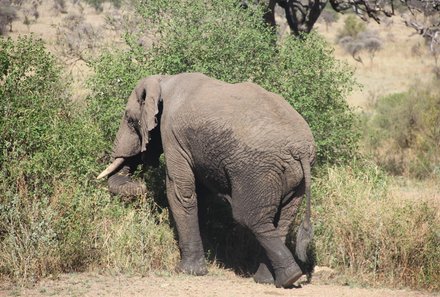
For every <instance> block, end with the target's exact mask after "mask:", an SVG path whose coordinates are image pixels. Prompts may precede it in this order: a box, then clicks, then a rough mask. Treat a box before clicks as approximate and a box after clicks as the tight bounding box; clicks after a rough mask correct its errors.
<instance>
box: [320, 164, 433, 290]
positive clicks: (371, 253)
mask: <svg viewBox="0 0 440 297" xmlns="http://www.w3.org/2000/svg"><path fill="white" fill-rule="evenodd" d="M393 184H395V182H394V181H393V180H392V179H391V178H387V177H386V176H385V175H384V173H383V172H382V171H381V170H380V169H379V168H378V167H376V166H374V165H371V164H362V163H361V164H359V162H358V163H356V162H354V163H353V164H352V165H351V166H350V167H348V166H346V167H338V166H330V167H327V169H326V170H322V171H320V174H319V176H318V177H317V178H315V183H314V185H313V197H315V198H314V199H315V204H316V206H315V210H316V213H315V217H314V218H313V221H314V225H315V246H316V254H317V257H318V262H319V263H320V265H325V266H329V267H333V268H336V269H337V270H338V271H339V272H342V273H343V274H344V275H345V277H346V279H345V280H344V282H347V278H348V281H349V282H357V283H359V282H360V283H362V284H366V283H368V284H370V285H384V284H386V285H389V286H409V287H413V288H426V289H431V290H438V289H440V287H439V284H440V278H439V275H440V274H439V272H440V264H439V263H440V238H439V234H440V233H439V232H440V217H439V215H438V212H439V206H438V203H436V201H435V200H434V199H435V198H434V199H432V197H431V198H430V197H428V196H423V195H420V194H417V195H416V196H417V197H405V196H402V195H401V193H400V192H399V191H397V190H396V187H394V186H393ZM405 191H406V190H405ZM422 193H423V192H422ZM428 195H429V194H428Z"/></svg>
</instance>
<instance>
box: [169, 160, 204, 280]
mask: <svg viewBox="0 0 440 297" xmlns="http://www.w3.org/2000/svg"><path fill="white" fill-rule="evenodd" d="M168 168H169V170H168V172H167V179H166V184H167V197H168V202H169V204H170V208H171V212H172V214H173V218H174V220H175V222H176V227H177V232H178V235H179V247H180V253H181V261H180V263H179V265H178V267H177V271H178V272H183V273H187V274H192V275H205V274H207V273H208V270H207V268H206V262H205V256H204V252H203V245H202V239H201V237H200V230H199V221H198V208H197V197H196V191H195V180H194V176H193V174H192V171H191V169H190V167H189V165H188V164H187V163H186V162H185V161H182V162H181V163H180V164H179V166H176V167H174V168H177V169H175V170H173V169H171V170H170V167H168Z"/></svg>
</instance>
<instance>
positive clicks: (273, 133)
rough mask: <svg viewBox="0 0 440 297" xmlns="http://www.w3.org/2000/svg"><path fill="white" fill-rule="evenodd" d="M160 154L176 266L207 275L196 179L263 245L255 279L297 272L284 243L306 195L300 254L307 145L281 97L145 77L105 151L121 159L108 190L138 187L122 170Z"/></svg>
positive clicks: (194, 80) (247, 86)
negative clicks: (175, 242) (176, 238)
mask: <svg viewBox="0 0 440 297" xmlns="http://www.w3.org/2000/svg"><path fill="white" fill-rule="evenodd" d="M162 152H163V153H164V154H165V162H166V189H167V197H168V201H169V205H170V208H171V212H172V214H173V217H174V219H175V222H176V226H177V232H178V236H179V247H180V251H181V262H180V264H179V266H178V270H179V271H181V272H184V273H188V274H194V275H204V274H206V273H207V268H206V264H205V258H204V252H203V246H202V240H201V237H200V231H199V224H198V217H197V211H198V210H197V197H196V182H197V183H201V184H203V185H204V186H206V187H207V188H209V189H210V190H212V191H213V192H216V193H218V194H219V195H220V196H223V197H225V198H226V200H227V201H229V203H230V205H231V208H232V214H233V217H234V219H235V220H236V221H237V222H239V223H240V224H242V225H244V226H246V227H248V228H249V229H250V230H251V231H252V232H253V233H254V234H255V236H256V238H257V240H258V241H259V243H260V244H261V245H262V247H263V248H264V250H265V252H266V256H267V258H265V259H261V264H260V266H259V268H258V271H257V272H256V274H255V276H254V279H255V281H257V282H260V283H275V285H276V286H277V287H290V286H291V285H292V284H293V283H294V282H295V281H296V280H298V278H299V277H300V276H301V275H302V271H301V269H300V268H299V266H298V264H297V263H296V262H295V260H294V258H293V256H292V253H291V252H290V250H289V249H288V248H287V247H286V245H285V243H284V242H285V238H286V234H287V232H288V229H289V225H290V224H291V222H292V221H293V218H294V215H295V213H296V211H297V208H298V206H299V204H300V203H301V200H302V197H303V196H304V194H306V196H307V208H306V209H307V210H306V215H305V219H304V222H303V223H302V225H301V227H300V231H299V233H298V237H297V250H296V253H297V255H298V257H299V258H300V259H301V260H302V261H305V260H306V248H307V245H308V243H309V241H310V240H311V237H312V229H311V225H310V166H311V164H312V163H313V162H314V160H315V144H314V140H313V136H312V133H311V131H310V128H309V126H308V125H307V123H306V122H305V121H304V119H303V118H302V117H301V116H300V115H299V114H298V113H297V112H296V111H295V110H294V109H293V108H292V107H291V106H290V105H289V104H288V103H287V102H286V101H285V100H284V99H283V98H282V97H280V96H278V95H276V94H273V93H270V92H268V91H266V90H264V89H263V88H261V87H259V86H258V85H255V84H253V83H240V84H227V83H224V82H222V81H218V80H215V79H212V78H209V77H207V76H205V75H203V74H198V73H183V74H178V75H174V76H150V77H148V78H145V79H143V80H141V81H140V82H139V83H138V85H137V87H136V88H135V89H134V91H133V92H132V94H131V96H130V98H129V100H128V103H127V107H126V111H125V114H124V116H123V118H122V121H121V125H120V128H119V131H118V133H117V136H116V140H115V143H114V148H113V154H112V157H113V158H115V159H116V158H121V157H122V158H124V164H123V165H121V166H119V168H118V169H117V170H116V171H115V172H113V173H112V174H111V177H110V178H109V188H110V190H111V191H112V192H114V193H120V194H136V193H144V192H145V191H146V189H145V186H144V185H142V184H140V183H139V182H135V181H132V180H131V176H130V175H131V172H132V171H133V170H134V168H135V167H136V166H137V165H138V164H139V163H141V162H144V163H146V164H150V165H155V163H156V164H157V162H158V158H159V156H160V154H161V153H162ZM140 156H142V158H141V157H140ZM120 160H122V159H120Z"/></svg>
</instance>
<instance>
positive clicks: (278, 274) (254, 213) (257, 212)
mask: <svg viewBox="0 0 440 297" xmlns="http://www.w3.org/2000/svg"><path fill="white" fill-rule="evenodd" d="M239 189H240V192H237V191H235V192H233V197H232V201H233V204H232V211H233V216H234V219H236V220H237V221H238V222H239V223H241V224H243V225H245V226H246V227H248V228H249V229H250V230H251V231H252V232H253V233H254V234H255V236H256V238H257V240H258V242H259V243H260V244H261V246H262V247H263V248H264V250H265V252H266V255H267V258H268V259H269V262H270V266H271V267H273V272H274V275H275V285H276V286H277V287H285V288H286V287H290V286H292V285H293V283H294V282H295V281H297V280H298V279H299V278H300V277H301V275H302V271H301V269H300V267H299V266H298V264H297V263H296V262H295V259H294V258H293V255H292V253H291V252H290V250H289V249H288V248H287V247H286V245H285V244H284V238H285V234H280V230H279V229H278V228H276V227H275V224H274V219H275V216H276V213H277V210H278V206H279V201H280V198H279V195H278V194H277V192H276V191H271V190H270V187H261V188H260V189H258V188H255V187H243V186H241V187H239ZM246 189H247V190H246ZM242 190H244V191H243V192H242ZM241 193H243V194H241ZM270 266H268V265H266V268H268V270H269V272H270ZM263 268H264V267H263ZM263 272H264V271H262V272H261V273H263ZM264 273H265V274H264V275H262V277H263V278H266V277H267V280H269V281H270V278H269V275H268V274H267V271H266V272H264ZM261 282H264V281H261Z"/></svg>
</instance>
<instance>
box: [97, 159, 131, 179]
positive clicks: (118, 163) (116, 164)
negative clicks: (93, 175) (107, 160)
mask: <svg viewBox="0 0 440 297" xmlns="http://www.w3.org/2000/svg"><path fill="white" fill-rule="evenodd" d="M124 162H125V158H116V159H115V160H114V161H113V162H112V163H111V164H110V165H109V166H108V167H107V168H106V169H104V171H103V172H101V173H100V174H99V175H98V177H97V179H101V178H103V177H106V176H108V175H109V174H112V173H113V172H115V171H116V169H118V168H119V167H121V166H122V164H124Z"/></svg>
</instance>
